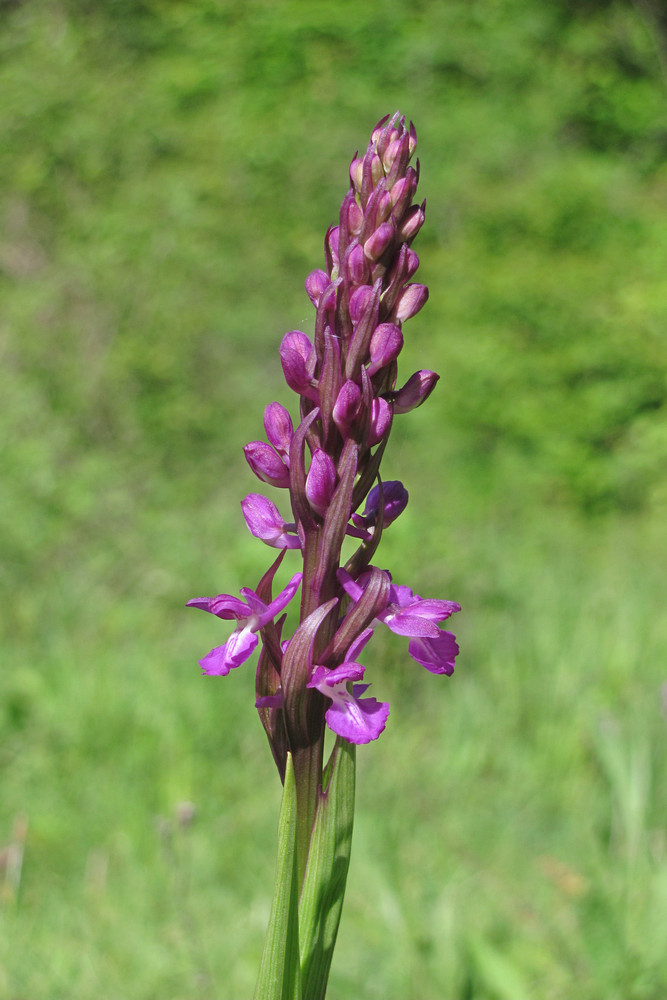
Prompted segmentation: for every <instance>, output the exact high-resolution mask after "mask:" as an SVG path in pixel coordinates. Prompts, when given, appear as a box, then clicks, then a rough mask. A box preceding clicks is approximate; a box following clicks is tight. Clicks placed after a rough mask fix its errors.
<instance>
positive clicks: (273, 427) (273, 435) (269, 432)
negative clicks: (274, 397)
mask: <svg viewBox="0 0 667 1000" xmlns="http://www.w3.org/2000/svg"><path fill="white" fill-rule="evenodd" d="M264 430H265V431H266V436H267V437H268V439H269V441H270V442H271V444H272V445H273V447H274V448H275V449H276V451H277V452H278V454H279V455H282V456H283V457H285V458H287V457H288V456H289V449H290V444H291V443H292V435H293V434H294V428H293V427H292V418H291V417H290V415H289V412H288V411H287V410H286V409H285V407H284V406H283V405H282V404H281V403H269V405H268V406H267V407H266V409H265V410H264Z"/></svg>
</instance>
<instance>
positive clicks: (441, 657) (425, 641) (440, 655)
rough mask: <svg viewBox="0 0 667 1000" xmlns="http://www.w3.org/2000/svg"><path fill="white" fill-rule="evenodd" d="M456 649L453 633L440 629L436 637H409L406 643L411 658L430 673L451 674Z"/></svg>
mask: <svg viewBox="0 0 667 1000" xmlns="http://www.w3.org/2000/svg"><path fill="white" fill-rule="evenodd" d="M458 651H459V647H458V644H457V642H456V639H455V637H454V635H453V633H452V632H445V631H440V633H439V635H438V636H437V638H433V639H429V638H422V639H411V640H410V643H409V644H408V652H409V654H410V656H411V657H412V658H413V660H416V661H417V663H420V664H421V665H422V667H426V669H427V670H430V671H431V673H432V674H447V675H449V674H452V673H453V672H454V660H455V659H456V655H457V653H458Z"/></svg>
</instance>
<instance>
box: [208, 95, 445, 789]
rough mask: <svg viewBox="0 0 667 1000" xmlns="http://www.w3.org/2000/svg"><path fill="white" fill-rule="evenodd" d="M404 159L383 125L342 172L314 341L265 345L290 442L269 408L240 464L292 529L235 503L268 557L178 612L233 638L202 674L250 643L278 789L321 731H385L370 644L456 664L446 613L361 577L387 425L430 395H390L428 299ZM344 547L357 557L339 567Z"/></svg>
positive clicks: (403, 131) (406, 152) (278, 413)
mask: <svg viewBox="0 0 667 1000" xmlns="http://www.w3.org/2000/svg"><path fill="white" fill-rule="evenodd" d="M415 146H416V133H415V129H414V126H413V125H412V124H410V126H409V127H407V126H406V123H405V119H404V118H403V117H402V116H401V115H400V114H399V113H396V114H395V115H393V116H392V117H391V118H389V116H387V118H385V119H383V120H382V121H380V122H379V123H378V125H377V126H376V128H375V129H374V131H373V133H372V135H371V140H370V143H369V145H368V149H367V150H366V153H365V155H364V156H361V157H355V158H354V159H353V161H352V163H351V165H350V187H349V190H348V192H347V194H346V195H345V197H344V198H343V202H342V205H341V209H340V215H339V220H338V225H336V226H332V227H331V228H330V229H329V230H328V232H327V234H326V238H325V263H326V267H325V269H318V270H315V271H313V272H312V273H311V274H309V275H308V277H307V278H306V282H305V285H306V291H307V293H308V296H309V298H310V300H311V302H312V304H313V306H314V307H315V325H314V335H313V338H312V339H311V338H310V337H308V336H307V335H306V334H305V333H303V332H301V331H300V330H292V331H291V332H289V333H287V334H286V335H285V337H284V338H283V341H282V343H281V345H280V358H281V362H282V368H283V372H284V376H285V380H286V382H287V385H288V386H289V387H290V388H291V389H292V390H293V391H294V392H295V393H296V394H297V395H298V396H299V406H300V413H299V415H300V420H299V423H298V425H297V427H296V429H294V425H293V423H292V419H291V417H290V414H289V412H288V410H287V409H286V408H285V407H283V406H282V405H281V404H280V403H276V402H273V403H269V405H268V406H267V407H266V410H265V413H264V428H265V431H266V438H267V440H266V441H252V442H250V444H248V445H246V447H245V448H244V452H245V456H246V459H247V461H248V464H249V465H250V468H251V469H252V471H253V472H254V474H255V475H256V476H257V477H258V478H259V479H260V480H261V481H262V482H264V483H267V484H269V485H271V486H274V487H277V488H278V489H283V490H286V491H288V493H289V500H290V504H291V511H292V519H291V520H285V519H284V518H283V516H282V514H281V513H280V511H279V509H278V507H277V506H276V505H275V504H274V503H273V501H271V500H269V499H268V498H267V497H265V496H263V495H262V494H260V493H251V494H249V495H248V496H247V497H246V498H245V499H244V500H243V501H242V503H241V507H242V510H243V515H244V517H245V521H246V524H247V526H248V528H249V530H250V531H251V532H252V534H253V535H254V536H256V537H257V538H259V539H261V540H262V541H263V542H265V543H266V544H267V545H270V546H273V547H275V548H278V549H281V552H280V555H279V556H278V558H277V559H276V560H275V562H274V563H273V565H272V566H271V567H270V568H269V570H268V571H267V573H266V574H265V575H264V576H263V578H262V579H261V581H260V583H259V584H258V587H257V590H256V591H252V590H250V589H248V588H243V590H242V591H241V598H242V599H239V598H236V597H232V596H229V595H225V594H223V595H220V596H218V597H214V598H197V599H195V600H192V601H189V602H188V604H190V605H191V606H194V607H199V608H202V609H203V610H205V611H209V612H211V613H212V614H214V615H217V616H218V617H220V618H228V619H232V620H236V622H237V627H236V629H235V630H234V632H233V633H232V635H231V637H230V638H229V639H228V640H227V642H226V643H224V645H222V646H219V647H217V648H216V649H213V650H211V652H210V653H208V654H207V655H206V656H205V657H204V658H203V659H202V660H201V661H200V664H201V666H202V669H203V671H204V673H206V674H210V675H224V674H227V673H229V671H230V670H232V669H233V668H234V667H237V666H239V665H240V664H241V663H242V662H244V661H245V660H246V659H247V658H248V657H249V656H250V655H251V654H252V652H253V651H254V650H255V648H256V647H257V646H258V644H259V640H258V634H259V636H260V637H261V639H262V649H261V653H260V656H259V662H258V667H257V680H256V692H257V701H256V704H257V708H258V711H259V714H260V717H261V719H262V723H263V725H264V728H265V730H266V732H267V735H268V738H269V742H270V744H271V747H272V750H273V754H274V757H275V759H276V763H277V765H278V768H279V770H280V772H281V774H284V768H285V760H286V754H287V752H288V751H292V753H294V752H295V751H298V750H299V748H307V747H313V746H315V745H317V744H320V745H321V741H322V738H323V732H324V725H325V723H326V725H328V726H329V728H330V729H331V730H333V731H334V732H335V733H337V734H338V735H339V736H342V737H344V738H345V739H347V740H349V741H350V742H352V743H367V742H369V741H370V740H374V739H376V738H377V737H378V736H379V735H380V733H381V732H382V730H383V729H384V727H385V723H386V720H387V716H388V714H389V705H388V704H386V703H385V702H378V701H376V700H375V699H374V698H370V697H367V696H365V692H366V689H367V687H368V685H366V684H361V683H359V682H360V681H361V680H362V678H363V675H364V667H363V666H362V665H361V664H360V663H359V662H358V658H359V656H360V655H361V652H362V650H363V648H364V647H365V645H366V644H367V642H368V641H369V640H370V638H371V637H372V635H373V631H374V629H375V628H377V627H379V626H380V625H381V624H383V625H385V626H387V627H388V628H389V629H391V631H393V632H395V633H397V634H399V635H403V636H407V637H408V639H409V645H408V652H409V653H410V655H411V656H412V658H413V659H414V660H416V661H417V662H418V663H420V664H421V665H422V666H424V667H425V668H426V669H427V670H429V671H431V672H433V673H437V674H451V673H452V671H453V669H454V659H455V657H456V654H457V652H458V647H457V645H456V641H455V639H454V636H453V635H452V634H451V632H447V631H445V630H444V629H441V628H440V624H441V623H442V622H443V621H444V620H445V619H447V618H448V617H449V616H450V615H451V614H453V613H454V612H456V611H459V610H460V607H459V605H458V604H456V603H454V602H453V601H445V600H424V599H422V598H421V597H419V596H418V595H417V594H415V593H413V591H412V590H411V589H410V588H409V587H406V586H397V585H396V584H394V583H393V582H392V578H391V576H390V574H389V573H388V572H387V571H385V570H382V569H379V568H378V567H377V566H374V565H373V564H372V559H373V557H374V555H375V552H376V550H377V547H378V544H379V542H380V540H381V537H382V532H383V530H384V529H385V528H386V527H387V526H388V525H389V524H390V523H391V522H392V521H393V520H394V519H395V518H397V517H398V516H399V515H400V514H401V512H402V511H403V510H404V509H405V506H406V504H407V502H408V493H407V490H406V489H405V487H404V486H403V484H402V483H401V482H398V481H390V482H384V483H383V482H382V480H381V478H380V475H379V469H380V462H381V459H382V456H383V453H384V450H385V446H386V444H387V441H388V438H389V434H390V431H391V426H392V421H393V419H394V417H395V416H396V415H397V414H401V413H406V412H408V411H409V410H412V409H414V408H415V407H417V406H419V405H421V403H423V402H424V400H425V399H426V398H427V397H428V396H429V395H430V393H431V391H432V390H433V388H434V386H435V384H436V382H437V380H438V375H436V374H435V372H432V371H428V370H422V371H418V372H415V373H414V374H413V375H412V376H411V377H410V378H409V379H408V380H407V381H406V382H405V384H404V385H403V386H401V387H400V388H398V389H397V388H396V382H397V359H398V355H399V353H400V351H401V348H402V346H403V331H402V326H403V323H404V322H405V321H406V320H408V319H410V318H411V317H412V316H414V315H415V314H416V313H417V312H418V311H419V310H420V309H421V308H422V306H423V305H424V303H425V302H426V300H427V298H428V289H427V288H426V286H425V285H421V284H418V283H416V282H413V281H412V280H411V279H412V278H413V277H414V275H415V273H416V271H417V268H418V266H419V258H418V257H417V254H416V253H415V252H414V250H412V248H411V244H412V241H413V239H414V237H415V236H416V235H417V233H418V232H419V230H420V228H421V226H422V224H423V222H424V210H425V203H422V204H421V205H417V204H413V201H414V197H415V194H416V190H417V183H418V180H419V162H418V161H417V163H416V166H414V167H413V166H411V165H410V161H411V160H412V158H413V155H414V151H415ZM362 505H363V510H362V512H361V513H359V511H360V509H361V508H362ZM346 536H347V537H352V538H355V539H357V540H358V542H359V545H358V547H357V549H356V551H355V552H354V554H353V555H352V556H351V558H349V559H348V560H347V562H346V563H345V565H344V566H341V551H342V546H343V542H344V540H345V538H346ZM287 549H297V550H299V552H300V554H301V558H302V562H303V565H302V569H301V572H299V573H297V574H296V575H295V576H293V577H292V579H291V580H290V582H289V583H288V585H287V586H286V587H285V589H284V590H283V591H282V592H281V593H280V594H279V595H278V597H276V598H275V599H273V598H272V585H273V580H274V577H275V573H276V571H277V569H278V566H279V565H280V563H281V561H282V560H283V558H284V556H285V552H286V550H287ZM299 584H301V611H300V623H299V625H298V627H297V629H296V631H295V632H294V635H293V636H292V638H291V639H289V640H287V639H283V637H282V630H283V625H284V622H285V617H286V616H285V615H284V614H282V612H283V610H284V608H285V607H286V606H287V604H288V603H289V601H290V600H291V598H292V597H293V596H294V594H295V593H296V591H297V589H298V587H299Z"/></svg>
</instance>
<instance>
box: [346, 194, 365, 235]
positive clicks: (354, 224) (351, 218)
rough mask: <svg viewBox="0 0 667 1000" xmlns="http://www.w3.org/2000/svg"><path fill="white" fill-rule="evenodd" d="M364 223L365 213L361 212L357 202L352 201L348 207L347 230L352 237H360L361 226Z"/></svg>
mask: <svg viewBox="0 0 667 1000" xmlns="http://www.w3.org/2000/svg"><path fill="white" fill-rule="evenodd" d="M363 221H364V213H363V212H362V211H361V208H360V207H359V205H357V203H356V201H352V200H350V201H349V203H348V206H347V228H348V231H349V232H350V234H351V235H352V236H358V235H359V233H360V231H361V224H362V222H363Z"/></svg>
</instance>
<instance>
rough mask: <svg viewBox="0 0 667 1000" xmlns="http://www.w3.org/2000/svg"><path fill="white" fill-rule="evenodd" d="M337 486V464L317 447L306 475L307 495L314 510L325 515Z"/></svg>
mask: <svg viewBox="0 0 667 1000" xmlns="http://www.w3.org/2000/svg"><path fill="white" fill-rule="evenodd" d="M335 488H336V466H335V465H334V461H333V459H332V458H331V456H330V455H328V454H327V453H326V452H325V451H323V450H322V449H321V448H317V449H316V450H315V452H314V454H313V459H312V461H311V463H310V469H309V470H308V475H307V477H306V496H307V497H308V499H309V500H310V505H311V507H312V508H313V510H314V511H315V512H316V513H317V514H320V515H321V516H324V514H326V511H327V508H328V506H329V504H330V503H331V498H332V496H333V494H334V490H335Z"/></svg>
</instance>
